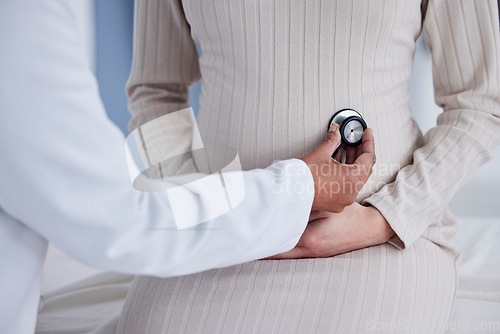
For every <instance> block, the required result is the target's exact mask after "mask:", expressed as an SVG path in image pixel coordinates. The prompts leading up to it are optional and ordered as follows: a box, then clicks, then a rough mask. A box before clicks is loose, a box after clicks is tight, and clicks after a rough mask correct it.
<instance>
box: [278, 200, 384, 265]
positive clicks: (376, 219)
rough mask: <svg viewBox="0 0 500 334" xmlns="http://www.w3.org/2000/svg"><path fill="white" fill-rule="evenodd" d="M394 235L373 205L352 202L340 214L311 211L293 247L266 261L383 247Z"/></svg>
mask: <svg viewBox="0 0 500 334" xmlns="http://www.w3.org/2000/svg"><path fill="white" fill-rule="evenodd" d="M393 235H394V231H393V230H392V228H391V227H390V226H389V224H388V223H387V221H386V220H385V218H384V217H383V216H382V214H381V213H380V212H379V211H378V210H377V209H375V208H374V207H372V206H362V205H360V204H358V203H354V204H352V205H350V206H348V207H346V208H345V209H344V211H342V212H341V213H331V212H328V211H312V212H311V215H310V218H309V224H308V225H307V228H306V230H305V231H304V233H303V234H302V237H301V238H300V240H299V242H298V243H297V245H296V246H295V248H293V249H292V250H290V251H288V252H286V253H282V254H278V255H275V256H272V257H270V258H268V259H274V260H276V259H297V258H305V257H330V256H334V255H338V254H342V253H346V252H350V251H353V250H356V249H360V248H364V247H369V246H375V245H379V244H383V243H385V242H387V241H388V240H389V239H390V238H391V237H392V236H393Z"/></svg>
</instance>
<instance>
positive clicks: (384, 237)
mask: <svg viewBox="0 0 500 334" xmlns="http://www.w3.org/2000/svg"><path fill="white" fill-rule="evenodd" d="M365 208H366V211H367V215H368V219H367V221H368V223H369V224H370V226H369V231H370V234H369V238H370V243H371V244H373V245H379V244H383V243H385V242H387V241H389V239H391V238H392V237H393V236H394V235H395V234H396V233H395V232H394V230H393V229H392V228H391V226H390V225H389V223H388V222H387V220H386V219H385V217H384V216H383V215H382V213H380V211H378V210H377V208H375V207H374V206H366V207H365Z"/></svg>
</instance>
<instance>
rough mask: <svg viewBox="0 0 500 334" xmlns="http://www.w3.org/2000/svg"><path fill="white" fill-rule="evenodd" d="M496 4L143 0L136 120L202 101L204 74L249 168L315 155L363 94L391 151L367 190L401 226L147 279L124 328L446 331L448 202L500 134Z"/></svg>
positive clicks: (132, 90) (222, 122) (225, 134)
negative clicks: (332, 252)
mask: <svg viewBox="0 0 500 334" xmlns="http://www.w3.org/2000/svg"><path fill="white" fill-rule="evenodd" d="M497 6H498V5H497V1H496V0H430V1H429V3H428V4H427V2H425V3H423V4H422V3H421V1H420V0H356V1H354V0H352V1H348V0H336V1H335V0H331V1H329V0H322V1H319V0H307V1H306V0H293V1H292V0H279V1H278V0H276V1H271V0H266V1H264V0H262V1H258V0H245V1H244V0H200V1H195V0H184V1H182V2H181V1H176V0H148V1H146V0H138V1H137V3H136V31H135V45H134V62H133V68H132V73H131V77H130V81H129V85H128V93H129V96H130V109H131V112H132V114H133V120H132V123H131V128H135V127H136V126H138V125H141V124H143V123H145V122H147V121H148V120H151V119H153V118H155V117H158V116H161V115H164V114H165V113H168V112H172V111H176V110H180V109H182V108H184V107H186V103H187V87H188V85H190V84H192V83H194V82H195V81H197V80H198V79H199V78H200V75H201V78H202V92H201V96H200V110H199V116H198V124H199V127H200V131H201V134H202V136H203V140H204V142H205V143H207V144H209V145H210V144H213V143H216V142H218V143H224V144H226V145H230V146H233V147H236V148H237V149H238V152H239V155H240V158H241V162H242V165H243V167H244V169H250V168H257V167H265V166H268V165H269V164H271V163H272V162H273V161H275V160H279V159H287V158H290V157H299V156H301V155H303V154H304V153H306V152H308V151H309V150H310V149H312V148H313V147H314V146H315V145H316V144H317V143H318V142H319V141H320V139H321V138H322V136H323V135H324V133H325V131H326V127H327V123H328V121H329V119H330V117H331V116H332V114H333V113H334V112H335V111H337V110H339V109H342V108H353V109H356V110H358V111H359V112H360V113H361V114H362V115H363V116H364V118H365V120H366V122H367V123H368V125H369V126H370V127H372V128H373V130H374V135H375V141H376V154H377V164H376V167H375V170H374V174H373V175H372V177H371V178H370V180H369V183H368V184H367V185H366V186H365V188H364V189H363V191H362V192H361V193H360V195H359V198H358V201H359V202H363V203H365V204H371V205H373V206H375V207H376V208H377V209H378V210H379V211H380V212H381V213H382V214H383V215H384V216H385V218H386V219H387V221H388V222H389V224H390V225H391V226H392V228H393V229H394V231H395V232H396V234H397V236H396V237H394V238H393V239H391V240H390V243H387V244H384V245H380V246H376V247H370V248H365V249H361V250H357V251H353V252H350V253H347V254H343V255H339V256H335V257H332V258H328V259H302V260H287V261H256V262H252V263H247V264H242V265H237V266H234V267H230V268H225V269H217V270H211V271H207V272H203V273H200V274H194V275H189V276H185V277H178V278H169V279H159V278H150V277H142V278H137V279H136V280H135V281H134V284H133V286H132V288H131V290H130V292H129V295H128V296H127V301H126V305H125V307H124V310H123V313H122V316H121V318H120V324H119V329H118V331H119V332H120V333H316V332H317V333H328V332H330V333H364V332H373V331H376V330H380V331H381V332H395V331H396V332H410V329H412V330H413V331H412V332H414V333H439V332H443V330H444V329H443V327H442V326H445V325H446V323H447V321H448V320H449V318H450V315H451V313H452V308H453V302H454V297H455V293H456V288H457V284H456V280H457V275H456V265H457V255H458V252H457V250H456V249H454V248H453V246H452V245H451V243H450V238H451V237H452V236H453V234H454V233H455V231H456V224H455V221H454V220H453V218H452V217H451V215H450V214H449V212H448V210H447V208H446V206H447V203H448V201H449V200H450V199H451V197H452V196H453V194H454V193H455V192H456V190H457V189H459V187H460V186H461V185H462V184H463V183H464V182H465V181H466V180H467V178H468V177H469V175H470V174H471V173H472V172H473V171H474V170H475V169H476V168H477V167H478V166H479V165H481V164H482V163H484V162H485V161H487V160H488V159H489V158H490V155H491V153H492V152H493V150H494V149H495V148H496V147H497V145H498V144H499V143H500V98H499V95H500V90H499V82H500V72H499V71H500V69H499V57H500V51H499V45H500V43H499V21H498V7H497ZM422 29H424V32H425V37H426V41H427V44H428V47H429V50H430V51H431V53H432V57H433V71H434V86H435V93H436V102H437V103H438V105H440V106H441V107H442V108H443V109H444V112H443V113H442V114H441V115H440V116H439V118H438V122H437V124H438V125H437V126H436V127H434V128H433V129H431V130H430V131H429V132H428V133H427V134H426V135H425V136H423V135H422V133H421V131H420V130H419V128H418V126H417V124H416V123H415V122H414V120H413V119H412V118H411V115H410V109H409V106H408V103H409V98H410V96H409V88H408V83H409V78H410V73H411V70H412V68H411V67H412V62H413V55H414V51H415V41H416V39H417V37H418V36H419V35H420V33H421V31H422ZM194 43H198V44H199V45H200V46H201V50H202V54H201V56H200V57H199V58H198V54H197V52H196V49H195V46H194ZM270 223H271V222H270ZM230 251H231V250H230V249H228V252H230ZM440 325H442V326H441V327H440Z"/></svg>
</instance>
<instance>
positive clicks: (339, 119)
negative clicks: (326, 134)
mask: <svg viewBox="0 0 500 334" xmlns="http://www.w3.org/2000/svg"><path fill="white" fill-rule="evenodd" d="M333 123H337V124H338V125H339V127H340V128H339V131H340V135H341V136H342V142H343V143H344V144H346V145H348V146H358V145H359V144H361V142H362V139H363V132H364V131H365V130H366V123H365V121H364V120H363V117H362V116H361V114H360V113H359V112H357V111H356V110H354V109H342V110H339V111H337V112H336V113H335V114H334V115H333V116H332V118H331V119H330V122H329V123H328V130H329V129H330V127H331V126H332V124H333Z"/></svg>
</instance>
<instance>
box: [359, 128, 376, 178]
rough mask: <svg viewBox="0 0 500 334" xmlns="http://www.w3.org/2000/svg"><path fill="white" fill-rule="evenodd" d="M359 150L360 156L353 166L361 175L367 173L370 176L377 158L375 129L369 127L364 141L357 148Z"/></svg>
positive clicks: (364, 135)
mask: <svg viewBox="0 0 500 334" xmlns="http://www.w3.org/2000/svg"><path fill="white" fill-rule="evenodd" d="M356 151H357V152H359V153H360V154H359V156H358V157H357V158H356V160H355V161H354V164H353V166H355V168H356V169H357V170H358V171H357V172H358V173H360V174H361V175H365V176H366V178H368V177H369V176H370V175H371V173H372V168H373V165H375V161H376V160H377V158H376V156H375V140H374V139H373V131H372V129H370V128H368V129H366V130H365V132H364V134H363V142H362V143H361V145H360V146H359V147H358V148H357V150H356Z"/></svg>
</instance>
